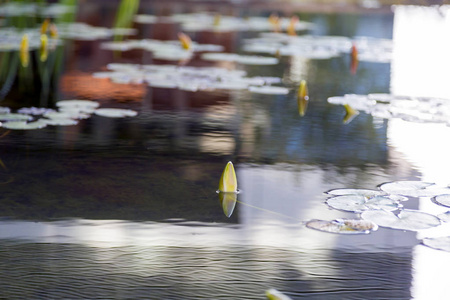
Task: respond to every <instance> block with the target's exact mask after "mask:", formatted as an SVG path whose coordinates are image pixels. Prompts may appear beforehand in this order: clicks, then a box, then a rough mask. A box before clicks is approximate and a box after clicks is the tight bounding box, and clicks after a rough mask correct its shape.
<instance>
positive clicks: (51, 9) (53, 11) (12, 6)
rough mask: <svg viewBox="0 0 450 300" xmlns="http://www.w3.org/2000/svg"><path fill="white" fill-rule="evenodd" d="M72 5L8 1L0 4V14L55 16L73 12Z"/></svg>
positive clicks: (5, 15)
mask: <svg viewBox="0 0 450 300" xmlns="http://www.w3.org/2000/svg"><path fill="white" fill-rule="evenodd" d="M74 10H75V7H74V6H73V5H64V4H60V3H51V4H46V5H40V4H38V3H22V2H9V3H4V4H0V16H2V17H12V16H24V15H25V16H43V17H55V16H59V15H63V14H67V13H73V12H74Z"/></svg>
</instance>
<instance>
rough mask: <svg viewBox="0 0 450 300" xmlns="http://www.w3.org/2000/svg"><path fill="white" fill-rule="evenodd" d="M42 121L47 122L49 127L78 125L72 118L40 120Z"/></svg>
mask: <svg viewBox="0 0 450 300" xmlns="http://www.w3.org/2000/svg"><path fill="white" fill-rule="evenodd" d="M40 121H41V122H45V123H46V124H47V125H52V126H73V125H77V124H78V121H77V120H74V119H72V118H63V117H58V118H50V119H46V118H42V119H40Z"/></svg>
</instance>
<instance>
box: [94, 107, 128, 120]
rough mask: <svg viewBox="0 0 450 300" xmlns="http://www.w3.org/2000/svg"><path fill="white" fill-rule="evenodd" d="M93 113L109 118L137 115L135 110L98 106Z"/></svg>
mask: <svg viewBox="0 0 450 300" xmlns="http://www.w3.org/2000/svg"><path fill="white" fill-rule="evenodd" d="M94 113H95V114H96V115H98V116H102V117H109V118H125V117H134V116H137V112H136V111H134V110H131V109H121V108H98V109H96V110H95V112H94Z"/></svg>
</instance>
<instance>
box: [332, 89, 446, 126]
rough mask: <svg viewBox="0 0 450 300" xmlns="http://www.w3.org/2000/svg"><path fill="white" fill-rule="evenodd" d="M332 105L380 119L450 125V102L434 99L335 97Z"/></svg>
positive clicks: (370, 96)
mask: <svg viewBox="0 0 450 300" xmlns="http://www.w3.org/2000/svg"><path fill="white" fill-rule="evenodd" d="M328 102H329V103H331V104H340V105H350V106H351V107H353V108H354V109H357V110H362V111H364V112H366V113H368V114H371V115H372V116H375V117H378V118H385V119H389V118H400V119H402V120H405V121H410V122H421V123H446V124H450V101H448V99H440V98H434V97H420V98H414V97H405V96H395V95H390V94H369V95H353V94H347V95H344V96H335V97H330V98H328Z"/></svg>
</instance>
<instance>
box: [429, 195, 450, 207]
mask: <svg viewBox="0 0 450 300" xmlns="http://www.w3.org/2000/svg"><path fill="white" fill-rule="evenodd" d="M432 200H433V201H434V202H435V203H436V204H439V205H442V206H446V207H450V194H444V195H438V196H436V197H433V199H432Z"/></svg>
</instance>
